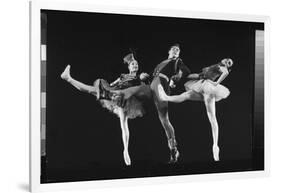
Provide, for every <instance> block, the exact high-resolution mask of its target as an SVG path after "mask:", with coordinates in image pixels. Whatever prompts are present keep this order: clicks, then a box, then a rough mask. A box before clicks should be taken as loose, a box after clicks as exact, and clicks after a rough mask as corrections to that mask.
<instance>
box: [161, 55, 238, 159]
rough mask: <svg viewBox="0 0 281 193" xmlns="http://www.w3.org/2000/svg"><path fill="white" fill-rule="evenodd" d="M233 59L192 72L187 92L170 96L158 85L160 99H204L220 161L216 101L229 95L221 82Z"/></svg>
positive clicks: (179, 100) (178, 101)
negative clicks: (198, 71)
mask: <svg viewBox="0 0 281 193" xmlns="http://www.w3.org/2000/svg"><path fill="white" fill-rule="evenodd" d="M232 65H233V61H232V59H230V58H226V59H223V60H222V61H221V62H219V63H218V64H215V65H212V66H209V67H206V68H203V69H202V72H201V73H199V74H190V75H189V76H188V78H190V79H191V80H189V81H187V82H186V83H185V89H186V92H184V93H182V94H180V95H173V96H168V95H167V94H166V93H165V91H164V89H163V88H162V87H160V86H159V87H158V89H159V95H160V99H161V100H163V101H169V102H174V103H181V102H183V101H185V100H193V101H204V103H205V106H206V110H207V115H208V118H209V121H210V124H211V128H212V136H213V158H214V160H215V161H219V151H220V149H219V146H218V135H219V128H218V122H217V119H216V106H215V103H216V102H217V101H220V100H222V99H225V98H227V97H228V96H229V94H230V91H229V90H228V88H226V87H225V86H223V85H221V84H220V83H221V82H222V81H223V80H224V79H225V78H226V77H227V76H228V74H229V72H230V67H231V66H232Z"/></svg>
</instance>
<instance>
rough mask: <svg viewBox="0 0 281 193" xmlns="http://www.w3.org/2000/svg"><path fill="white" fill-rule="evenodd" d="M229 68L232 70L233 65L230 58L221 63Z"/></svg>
mask: <svg viewBox="0 0 281 193" xmlns="http://www.w3.org/2000/svg"><path fill="white" fill-rule="evenodd" d="M221 63H222V64H224V65H225V66H226V67H227V68H230V67H231V66H232V65H233V61H232V59H230V58H225V59H223V60H222V61H221Z"/></svg>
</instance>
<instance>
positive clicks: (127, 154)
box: [123, 151, 131, 166]
mask: <svg viewBox="0 0 281 193" xmlns="http://www.w3.org/2000/svg"><path fill="white" fill-rule="evenodd" d="M123 156H124V161H125V164H126V165H127V166H129V165H131V159H130V156H129V152H128V151H123Z"/></svg>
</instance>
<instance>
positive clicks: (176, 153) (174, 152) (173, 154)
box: [169, 148, 180, 164]
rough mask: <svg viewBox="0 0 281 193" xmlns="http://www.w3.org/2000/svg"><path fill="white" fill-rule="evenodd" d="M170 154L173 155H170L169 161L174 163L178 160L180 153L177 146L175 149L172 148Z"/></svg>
mask: <svg viewBox="0 0 281 193" xmlns="http://www.w3.org/2000/svg"><path fill="white" fill-rule="evenodd" d="M170 155H171V157H170V161H169V163H170V164H174V163H176V162H177V161H178V159H179V156H180V153H179V151H178V149H177V148H174V149H171V151H170Z"/></svg>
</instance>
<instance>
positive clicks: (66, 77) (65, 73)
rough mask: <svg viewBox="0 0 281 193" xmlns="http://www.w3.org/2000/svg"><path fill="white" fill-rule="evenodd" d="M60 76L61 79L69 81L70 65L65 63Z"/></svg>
mask: <svg viewBox="0 0 281 193" xmlns="http://www.w3.org/2000/svg"><path fill="white" fill-rule="evenodd" d="M60 77H61V78H62V79H63V80H66V81H69V80H70V78H71V77H70V65H67V66H66V68H65V69H64V71H63V72H62V73H61V75H60Z"/></svg>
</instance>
